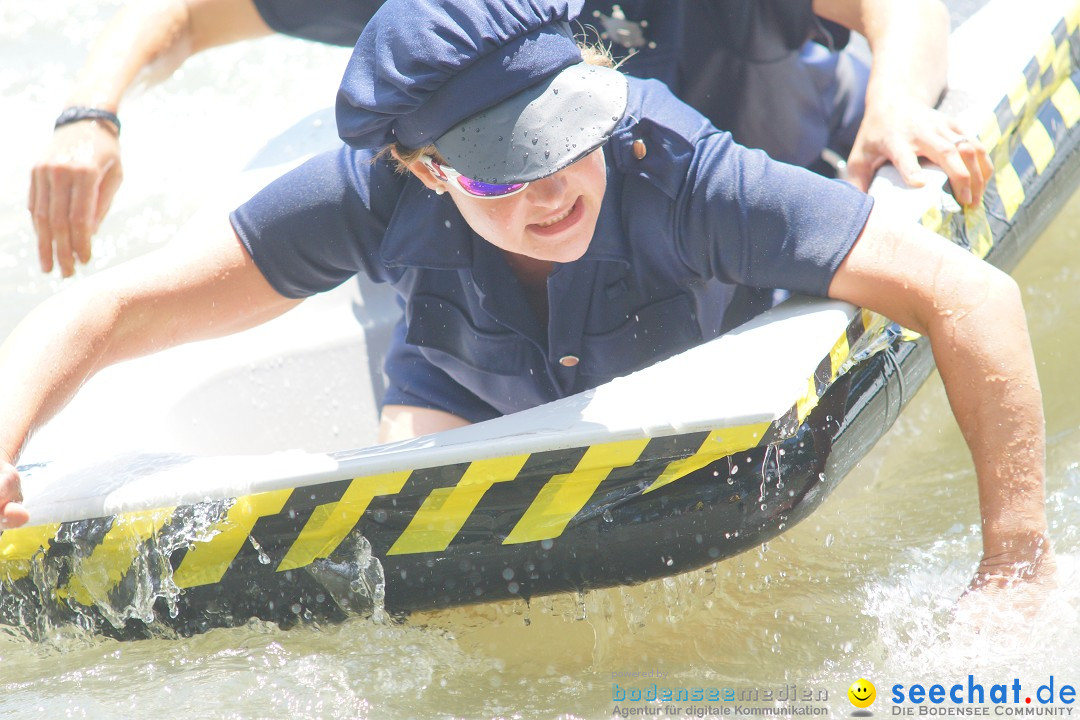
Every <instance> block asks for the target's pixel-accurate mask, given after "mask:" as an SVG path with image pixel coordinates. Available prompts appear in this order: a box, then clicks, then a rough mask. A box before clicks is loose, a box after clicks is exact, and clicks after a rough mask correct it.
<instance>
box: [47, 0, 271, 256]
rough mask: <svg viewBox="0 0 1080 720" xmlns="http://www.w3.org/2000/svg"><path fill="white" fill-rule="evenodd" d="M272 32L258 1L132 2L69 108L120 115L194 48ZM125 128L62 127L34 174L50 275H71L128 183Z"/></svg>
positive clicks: (99, 124)
mask: <svg viewBox="0 0 1080 720" xmlns="http://www.w3.org/2000/svg"><path fill="white" fill-rule="evenodd" d="M271 32H272V31H271V29H270V27H269V26H268V25H267V24H266V23H265V22H264V21H263V19H262V17H261V16H260V15H259V13H258V11H257V10H256V9H255V5H254V2H253V1H252V0H156V1H154V2H132V3H131V4H130V5H128V6H127V7H126V8H124V9H123V10H121V11H120V13H119V14H118V15H117V16H116V17H115V18H113V20H112V21H111V22H110V23H109V25H108V26H107V27H106V28H105V30H103V31H102V33H101V35H99V36H98V38H97V39H96V40H95V42H94V45H93V48H92V49H91V51H90V55H89V57H88V58H87V60H86V63H85V65H84V66H83V68H82V70H81V72H80V73H79V77H78V80H77V81H76V83H75V87H74V88H73V89H72V91H71V93H70V94H69V95H68V102H67V107H90V108H96V109H100V110H107V111H109V112H112V113H116V112H117V111H118V110H119V108H120V104H121V102H122V101H123V99H124V97H125V96H126V95H127V94H128V93H129V92H130V91H131V90H132V88H133V87H135V86H136V85H143V84H150V83H154V82H158V81H160V80H163V79H165V78H167V77H169V76H170V75H172V73H173V72H174V71H175V70H176V68H178V67H179V66H180V65H181V64H182V63H183V62H184V61H185V60H187V58H189V57H190V56H191V55H193V54H194V53H197V52H199V51H200V50H204V49H206V48H210V47H215V46H217V45H223V44H225V43H230V42H234V41H236V40H242V39H246V38H254V37H259V36H263V35H268V34H270V33H271ZM122 176H123V171H122V166H121V162H120V143H119V137H118V131H117V129H116V127H115V126H113V124H112V123H110V122H109V121H108V120H83V121H79V122H75V123H71V124H69V125H64V126H62V127H60V128H57V129H56V132H55V133H54V135H53V140H52V144H51V145H50V147H49V148H48V150H47V151H46V154H45V157H44V158H43V159H42V160H41V161H40V162H39V163H38V164H37V165H36V166H35V167H34V169H33V171H32V172H31V178H30V197H29V201H28V207H29V209H30V213H31V216H32V219H33V223H34V230H35V232H36V233H37V236H38V256H39V259H40V263H41V269H42V271H43V272H51V271H52V268H53V258H54V254H55V258H56V261H57V262H58V263H59V265H60V272H61V273H62V274H63V275H64V276H65V277H67V276H70V275H71V274H72V273H73V272H74V268H75V259H76V258H78V260H79V261H80V262H83V263H85V262H87V261H89V259H90V238H91V236H92V235H93V234H94V233H95V232H96V231H97V228H98V226H99V225H100V224H101V221H102V219H103V218H104V217H105V213H107V212H108V210H109V206H110V205H111V204H112V199H113V196H114V195H115V194H116V191H117V189H118V188H119V186H120V182H121V180H122Z"/></svg>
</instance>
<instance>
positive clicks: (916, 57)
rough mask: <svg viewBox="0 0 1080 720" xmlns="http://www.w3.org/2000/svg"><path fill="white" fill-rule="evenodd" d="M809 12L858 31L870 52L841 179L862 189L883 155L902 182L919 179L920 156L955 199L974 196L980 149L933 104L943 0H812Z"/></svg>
mask: <svg viewBox="0 0 1080 720" xmlns="http://www.w3.org/2000/svg"><path fill="white" fill-rule="evenodd" d="M814 12H816V13H817V14H818V15H820V16H822V17H825V18H827V19H829V20H833V21H834V22H837V23H840V24H841V25H844V26H845V27H848V28H851V29H852V30H855V31H856V32H859V33H861V34H862V35H864V36H865V37H866V39H867V41H868V42H869V44H870V49H871V50H872V51H873V54H874V61H873V65H872V67H871V70H870V82H869V85H868V86H867V90H866V113H865V115H864V117H863V121H862V125H861V126H860V128H859V134H858V136H857V137H856V139H855V145H854V147H853V148H852V151H851V155H850V156H849V157H848V168H847V169H848V173H849V179H850V180H851V181H852V182H853V183H855V185H857V186H858V187H860V188H861V189H863V190H866V189H867V188H868V187H869V186H870V181H871V180H872V179H873V177H874V173H875V172H876V171H877V169H878V168H879V167H881V166H882V165H884V164H885V163H886V162H891V163H892V164H893V165H895V166H896V168H897V170H898V171H899V172H900V175H901V176H902V177H903V178H904V181H905V182H907V183H908V184H909V185H914V186H921V185H923V184H924V183H925V177H924V174H923V173H922V171H921V170H920V168H919V163H918V157H919V156H921V157H925V158H927V159H929V160H931V161H932V162H934V163H935V164H937V165H939V166H940V167H941V168H942V169H943V170H944V171H945V172H946V174H947V175H948V176H949V180H950V182H951V183H952V186H953V190H954V192H955V194H956V198H957V200H958V201H960V202H961V203H962V204H964V205H972V204H975V205H978V204H979V203H980V202H982V194H983V191H984V190H985V188H986V182H987V181H988V180H989V179H990V175H991V173H992V171H993V170H992V167H991V165H990V160H989V156H988V155H987V153H986V149H985V148H983V146H982V145H981V144H980V143H978V141H976V140H974V139H972V138H966V136H965V134H964V132H963V130H962V128H960V127H959V126H958V125H956V124H955V123H954V122H953V121H952V120H950V119H949V118H948V117H946V116H945V115H943V114H942V113H940V112H938V111H936V110H934V106H935V105H936V104H937V101H938V98H939V97H940V96H941V93H942V92H943V91H944V90H945V83H946V79H947V68H948V52H947V50H948V40H949V16H948V12H947V11H946V9H945V6H944V5H942V3H941V2H940V1H939V0H814Z"/></svg>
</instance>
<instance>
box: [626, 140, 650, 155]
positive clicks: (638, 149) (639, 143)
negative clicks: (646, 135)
mask: <svg viewBox="0 0 1080 720" xmlns="http://www.w3.org/2000/svg"><path fill="white" fill-rule="evenodd" d="M630 148H631V150H633V151H634V157H635V158H637V159H638V160H644V159H645V153H647V152H648V149H647V148H646V147H645V141H644V140H642V139H640V138H638V139H637V140H635V141H634V144H633V145H631V146H630Z"/></svg>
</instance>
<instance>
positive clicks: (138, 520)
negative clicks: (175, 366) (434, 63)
mask: <svg viewBox="0 0 1080 720" xmlns="http://www.w3.org/2000/svg"><path fill="white" fill-rule="evenodd" d="M1078 24H1080V5H1078V6H1077V7H1076V8H1074V10H1073V11H1072V12H1070V13H1069V16H1068V17H1066V18H1064V19H1063V20H1062V21H1061V23H1060V24H1059V25H1058V26H1057V27H1056V28H1055V30H1054V32H1053V34H1052V35H1051V37H1050V38H1048V40H1047V41H1046V43H1044V45H1043V46H1041V47H1040V49H1039V52H1038V53H1037V54H1036V56H1035V57H1034V58H1033V59H1032V61H1031V63H1029V65H1028V67H1027V68H1026V70H1025V72H1024V73H1023V75H1022V76H1019V77H1018V78H1017V81H1016V84H1015V87H1014V89H1013V91H1012V92H1010V93H1009V94H1008V95H1007V97H1006V98H1004V99H1003V100H1002V102H1001V104H999V105H998V107H997V108H996V111H995V112H994V114H993V118H992V119H991V120H989V121H988V122H987V125H986V129H985V130H984V131H983V132H982V133H981V134H980V138H981V139H982V140H983V141H984V142H985V143H986V144H987V146H988V147H989V148H990V149H991V153H992V157H993V159H994V162H995V167H996V172H995V175H994V178H993V179H992V181H991V183H990V186H991V187H990V189H989V190H988V192H987V196H986V202H985V204H984V207H983V208H981V209H977V210H968V211H967V212H961V213H951V214H946V213H943V212H942V211H941V210H940V209H937V208H935V209H932V210H930V211H929V212H927V213H926V215H925V216H924V217H923V218H922V223H923V224H924V225H926V226H927V227H929V228H931V229H933V230H935V231H937V232H939V233H941V234H943V235H946V236H947V237H952V238H953V239H957V240H960V241H962V242H966V243H967V244H969V245H970V246H971V248H972V251H973V252H975V253H976V254H978V255H979V256H980V257H985V256H986V255H987V253H989V252H990V250H991V249H992V247H993V244H994V238H995V237H1000V233H1001V232H1002V231H1003V228H1005V227H1007V224H1008V223H1009V222H1011V220H1012V218H1013V217H1015V215H1016V213H1017V212H1018V210H1019V208H1020V207H1021V206H1022V205H1023V204H1024V201H1025V199H1026V194H1025V193H1026V188H1028V187H1029V186H1030V185H1031V182H1032V178H1034V177H1036V176H1038V175H1039V174H1040V173H1042V172H1043V171H1044V170H1045V169H1046V168H1047V167H1048V165H1049V164H1050V161H1051V160H1052V159H1053V158H1054V156H1055V154H1056V151H1057V147H1058V144H1059V142H1060V141H1061V139H1062V138H1064V137H1065V136H1066V135H1067V134H1068V133H1070V132H1071V131H1072V130H1073V128H1074V127H1075V126H1076V124H1077V121H1078V120H1080V91H1078V85H1077V76H1076V75H1074V71H1075V68H1076V66H1077V64H1078V55H1080V36H1078V34H1077V27H1078ZM889 324H890V323H889V321H888V320H887V319H885V318H882V317H880V316H878V315H876V314H874V313H870V312H867V311H861V312H859V313H857V314H856V316H855V318H854V319H853V320H852V321H851V323H849V325H848V327H847V329H846V331H845V333H844V334H843V335H842V336H841V337H840V338H839V339H838V340H837V342H836V343H835V345H834V347H833V349H832V351H831V352H830V353H829V355H828V356H827V357H825V358H822V360H821V362H820V364H819V365H818V367H817V369H816V371H815V372H814V374H813V376H812V377H810V378H808V380H807V386H806V390H805V392H804V393H803V394H802V397H800V398H799V399H798V400H797V401H796V402H795V403H794V404H793V406H792V407H791V409H790V410H789V411H788V412H787V413H785V414H784V415H783V416H782V417H781V418H779V419H778V420H776V421H773V422H763V423H759V424H753V425H746V426H741V427H733V428H723V429H720V430H715V431H712V432H697V433H687V434H683V435H676V436H671V437H663V438H652V439H648V438H645V439H634V440H624V441H618V442H611V443H602V444H597V445H593V446H591V447H585V448H572V449H566V450H552V451H544V452H536V453H531V454H523V455H516V456H510V457H501V458H493V459H485V460H477V461H473V462H469V463H462V464H458V465H451V466H443V467H437V468H426V469H416V470H405V471H401V472H396V473H389V474H385V475H377V476H372V477H361V478H355V479H352V480H342V481H337V482H331V483H324V484H322V485H318V486H314V487H304V488H295V489H286V490H278V491H273V492H266V493H259V494H256V495H249V496H243V497H239V498H236V499H235V500H234V501H231V502H230V503H224V504H223V506H222V508H221V512H220V513H219V517H216V518H215V519H214V520H213V522H211V523H209V525H208V526H206V527H204V528H201V529H200V532H198V533H197V539H195V540H194V541H191V542H190V544H188V545H187V546H186V547H185V548H181V549H180V550H179V551H177V552H175V553H172V555H171V562H172V564H173V567H172V571H173V573H172V576H173V581H174V582H175V584H176V586H177V587H179V588H193V587H199V586H206V585H213V584H216V583H220V582H223V580H224V579H225V578H226V576H227V574H228V572H229V569H230V567H232V566H233V565H234V563H235V561H236V560H237V558H238V557H239V556H240V555H241V553H242V552H243V551H244V549H245V548H251V549H252V550H251V551H258V552H259V553H262V554H265V556H266V562H268V563H273V564H274V567H275V569H276V570H277V571H278V572H287V571H289V570H293V569H296V568H301V567H304V566H306V565H308V564H310V563H311V562H313V561H315V560H318V559H320V558H326V557H328V556H330V554H331V553H333V552H334V550H335V549H337V548H338V547H339V545H341V543H342V542H343V541H344V540H345V538H346V537H348V535H349V533H351V532H352V531H353V529H354V528H355V527H356V526H357V525H358V523H360V521H361V518H363V517H364V516H365V514H366V513H370V510H371V507H370V506H371V505H372V503H373V501H374V500H375V499H376V498H381V497H391V498H394V499H395V502H396V503H397V504H396V507H395V510H396V511H397V514H398V515H400V516H401V517H404V518H405V520H404V521H403V524H404V526H403V527H401V528H400V531H399V532H397V533H396V539H395V540H393V542H391V543H389V544H388V546H387V547H384V548H375V550H376V553H377V554H386V555H410V554H420V553H430V554H435V555H436V556H437V555H438V554H440V553H444V552H445V551H447V549H448V548H450V547H451V545H452V544H453V542H454V541H455V539H457V538H460V537H463V536H468V535H470V534H472V533H478V532H490V530H491V527H490V522H488V521H487V520H485V518H486V517H487V516H488V513H489V511H490V508H491V507H494V506H496V505H499V506H501V507H505V506H507V503H508V502H510V501H513V502H516V503H517V504H516V506H517V507H518V515H517V517H516V519H513V521H512V523H511V525H510V527H511V529H510V530H509V532H507V533H506V534H505V536H504V537H502V543H503V544H504V545H516V544H520V543H530V542H544V541H549V540H553V539H555V538H557V537H559V536H560V535H561V534H562V533H563V531H564V530H565V529H566V527H567V526H568V525H569V524H570V523H571V522H572V521H574V520H575V518H580V517H582V516H583V515H588V514H589V513H590V512H591V506H590V504H591V503H595V502H597V498H596V496H597V490H598V488H599V487H600V485H601V483H604V482H605V481H606V480H609V479H614V478H618V477H619V476H620V475H621V476H624V477H634V478H637V479H638V482H639V488H640V491H641V492H643V493H648V492H652V491H654V490H657V489H659V488H662V487H664V486H665V485H668V484H669V483H672V482H676V481H678V480H680V479H681V478H684V477H686V476H687V475H689V474H691V473H693V472H694V471H696V470H699V469H701V468H704V467H706V466H708V465H709V464H710V463H712V462H714V461H716V460H719V459H721V458H724V457H726V456H729V455H731V454H733V453H736V452H740V451H743V450H747V449H750V448H753V447H756V446H760V445H767V444H770V443H773V442H776V441H778V440H780V439H783V438H785V437H790V436H791V435H792V434H794V432H795V431H796V429H797V428H798V427H799V425H801V424H802V423H803V421H805V420H806V418H807V416H808V415H809V413H810V412H811V411H812V410H813V408H814V407H815V406H816V405H817V403H818V401H819V399H820V398H821V397H822V395H823V394H824V392H825V391H826V390H827V389H828V388H829V387H830V386H831V385H832V384H833V382H834V381H835V380H836V379H837V378H838V377H839V376H840V375H842V374H843V373H844V372H846V371H847V370H848V367H849V365H850V363H851V362H852V358H853V356H854V355H855V354H856V352H857V349H858V348H860V347H862V348H865V347H867V346H868V344H872V342H873V341H874V339H875V338H877V337H880V336H881V335H882V333H884V331H885V328H886V327H887V326H888V325H889ZM642 478H645V480H642ZM406 498H408V500H406ZM399 499H400V500H401V502H397V501H398V500H399ZM408 502H412V503H413V505H414V507H412V508H408V507H404V504H406V503H408ZM402 510H404V511H405V512H404V513H402V512H401V511H402ZM190 513H191V509H190V506H188V507H186V508H184V507H181V508H162V509H158V510H153V511H149V512H140V513H128V514H123V515H118V516H115V517H113V518H108V519H104V520H99V521H98V522H100V527H99V531H98V532H95V533H93V536H92V537H89V536H88V537H86V538H83V543H82V544H83V545H84V547H82V548H81V550H80V553H81V557H80V562H79V563H78V565H77V569H76V571H75V572H73V573H72V574H71V576H69V577H67V578H62V579H60V581H59V584H58V587H57V589H56V594H57V597H59V598H62V599H65V600H68V601H73V602H76V603H79V604H82V605H91V604H95V603H96V602H98V601H101V600H102V599H106V598H107V597H108V596H109V594H110V593H112V592H114V591H115V590H116V588H117V586H118V585H119V584H120V583H121V582H122V580H123V578H124V576H125V574H126V573H128V572H129V571H130V569H131V568H132V567H133V566H134V565H135V564H136V563H137V559H138V558H139V557H140V556H141V553H142V549H143V548H144V546H146V545H147V544H149V543H153V542H154V541H155V539H156V538H157V536H158V535H159V534H161V533H162V531H163V528H165V527H167V526H168V525H170V524H175V523H179V522H181V521H182V516H184V517H187V516H190ZM375 515H376V516H375V517H374V521H375V522H379V521H380V518H379V517H378V516H377V515H378V512H377V511H376V512H375ZM73 525H74V524H72V523H64V524H54V525H45V526H36V527H29V528H20V529H18V530H9V531H6V532H4V533H3V534H2V535H0V583H12V582H16V581H19V580H21V579H23V578H25V577H27V576H28V575H30V574H31V573H32V571H33V567H34V563H35V560H36V558H39V557H43V556H45V555H47V554H48V553H49V551H50V546H51V544H52V543H54V541H55V539H56V538H58V537H60V536H61V535H63V534H65V533H66V532H67V530H68V529H70V527H71V526H73ZM260 538H264V539H267V542H265V543H264V542H262V541H260ZM270 538H274V541H273V542H274V544H273V545H272V546H271V545H269V542H270V540H269V539H270ZM281 538H286V539H287V542H284V543H282V542H281V541H280V539H281Z"/></svg>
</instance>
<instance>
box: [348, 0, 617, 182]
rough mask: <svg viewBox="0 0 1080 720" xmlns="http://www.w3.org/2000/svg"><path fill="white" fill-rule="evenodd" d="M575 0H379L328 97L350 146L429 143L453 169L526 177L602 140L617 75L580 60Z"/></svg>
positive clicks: (488, 176) (479, 175)
mask: <svg viewBox="0 0 1080 720" xmlns="http://www.w3.org/2000/svg"><path fill="white" fill-rule="evenodd" d="M582 4H583V0H434V1H431V0H429V1H423V2H422V1H418V0H388V2H386V3H384V4H383V6H382V7H381V8H380V9H379V11H378V12H377V13H376V14H375V16H374V17H373V18H372V19H371V22H369V23H368V24H367V26H366V27H365V28H364V31H363V33H361V35H360V39H359V41H358V42H357V44H356V48H355V50H354V51H353V55H352V58H351V59H350V60H349V64H348V67H347V68H346V70H345V77H344V79H343V80H342V83H341V88H340V90H339V91H338V98H337V124H338V134H339V135H340V136H341V138H342V140H344V141H345V142H346V143H348V144H349V145H352V146H353V147H358V148H381V147H383V146H386V145H389V144H390V143H393V142H395V141H396V142H398V143H400V144H401V145H403V146H404V147H406V148H420V147H424V146H426V145H430V144H434V145H435V146H436V147H437V148H438V149H439V152H440V154H442V155H443V157H444V158H445V160H446V161H447V163H449V164H450V165H451V166H452V167H454V168H455V169H456V170H457V171H458V172H460V173H463V174H464V175H467V176H469V177H472V178H475V179H477V180H481V181H484V182H523V181H528V180H536V179H539V178H541V177H545V176H547V175H550V174H552V173H554V172H557V171H558V170H560V169H561V168H563V167H566V166H567V165H569V164H570V163H572V162H574V161H576V160H578V159H580V158H581V157H584V156H585V155H586V154H588V153H589V152H591V151H592V150H593V149H595V148H597V147H599V146H600V145H601V144H603V143H604V142H605V141H606V140H607V138H608V137H610V135H611V132H612V130H613V129H614V127H615V125H616V124H617V123H618V121H619V120H621V119H622V115H623V112H624V111H625V108H626V95H627V88H626V78H625V77H624V76H623V75H622V74H621V73H619V72H618V71H616V70H611V69H609V68H601V67H597V66H590V65H586V64H585V63H584V62H583V61H582V56H581V50H580V48H579V47H578V45H577V43H576V42H575V40H574V37H573V32H572V31H571V28H570V19H571V18H573V17H575V16H576V15H577V14H578V13H579V12H580V11H581V8H582Z"/></svg>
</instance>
